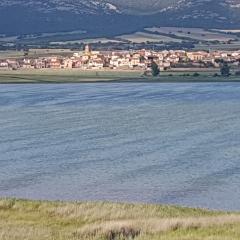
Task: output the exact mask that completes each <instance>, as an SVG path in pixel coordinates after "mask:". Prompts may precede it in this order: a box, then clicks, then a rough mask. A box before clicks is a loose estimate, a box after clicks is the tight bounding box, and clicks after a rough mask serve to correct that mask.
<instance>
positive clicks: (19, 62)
mask: <svg viewBox="0 0 240 240" xmlns="http://www.w3.org/2000/svg"><path fill="white" fill-rule="evenodd" d="M217 60H224V61H226V62H228V63H229V64H233V65H236V66H239V63H240V51H184V50H169V51H167V50H165V51H151V50H139V51H104V52H99V51H92V50H91V48H90V46H88V45H87V46H86V47H85V51H81V52H76V53H74V54H73V55H72V56H69V57H63V56H52V57H41V58H23V59H5V60H0V69H18V68H23V69H27V68H33V69H42V68H53V69H71V68H79V69H82V70H87V69H99V70H100V69H104V68H109V69H123V70H124V69H126V70H127V69H142V70H148V69H149V68H150V67H151V64H152V62H153V61H154V62H155V63H156V64H157V65H158V66H159V68H160V69H161V70H166V69H169V68H174V67H175V68H177V67H219V61H217Z"/></svg>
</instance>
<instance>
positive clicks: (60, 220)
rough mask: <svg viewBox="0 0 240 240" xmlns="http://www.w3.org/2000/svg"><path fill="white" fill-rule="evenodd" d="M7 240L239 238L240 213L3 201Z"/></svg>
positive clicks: (1, 220)
mask: <svg viewBox="0 0 240 240" xmlns="http://www.w3.org/2000/svg"><path fill="white" fill-rule="evenodd" d="M0 239H1V240H133V239H134V240H235V239H236V240H237V239H238V240H239V239H240V213H230V212H229V213H226V212H218V211H209V210H202V209H193V208H183V207H175V206H161V205H146V204H124V203H108V202H96V203H94V202H92V203H90V202H85V203H77V202H76V203H70V202H69V203H65V202H47V201H27V200H15V199H2V200H1V199H0Z"/></svg>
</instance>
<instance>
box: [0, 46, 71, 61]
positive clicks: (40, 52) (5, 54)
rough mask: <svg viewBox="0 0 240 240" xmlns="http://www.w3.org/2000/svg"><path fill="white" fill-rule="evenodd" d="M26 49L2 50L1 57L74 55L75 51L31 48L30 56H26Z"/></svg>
mask: <svg viewBox="0 0 240 240" xmlns="http://www.w3.org/2000/svg"><path fill="white" fill-rule="evenodd" d="M25 53H26V52H25V51H14V50H9V51H0V59H6V58H8V59H11V58H13V59H15V58H23V57H47V56H52V55H72V54H73V51H71V50H70V49H50V48H49V49H30V50H29V51H28V56H25Z"/></svg>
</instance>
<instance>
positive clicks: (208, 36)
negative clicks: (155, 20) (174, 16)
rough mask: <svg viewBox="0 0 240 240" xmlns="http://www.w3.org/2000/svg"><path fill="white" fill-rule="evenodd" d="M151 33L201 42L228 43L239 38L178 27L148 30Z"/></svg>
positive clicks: (198, 29) (199, 29)
mask: <svg viewBox="0 0 240 240" xmlns="http://www.w3.org/2000/svg"><path fill="white" fill-rule="evenodd" d="M146 30H148V31H150V32H158V33H164V34H174V35H176V36H178V37H184V38H185V37H187V38H191V39H194V40H199V41H223V42H227V41H229V40H234V39H236V38H237V37H236V36H234V35H229V34H226V33H224V32H223V33H220V32H211V31H208V30H204V29H201V28H177V27H160V28H157V27H153V28H146Z"/></svg>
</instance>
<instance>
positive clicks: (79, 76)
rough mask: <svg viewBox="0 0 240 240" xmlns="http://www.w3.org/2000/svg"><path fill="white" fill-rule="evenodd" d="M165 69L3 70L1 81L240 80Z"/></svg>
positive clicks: (4, 82)
mask: <svg viewBox="0 0 240 240" xmlns="http://www.w3.org/2000/svg"><path fill="white" fill-rule="evenodd" d="M214 71H215V72H213V71H212V70H211V71H210V70H209V71H207V70H205V71H204V70H201V71H199V72H197V73H198V75H197V76H194V74H196V72H194V71H192V70H186V71H172V72H171V71H168V72H162V73H161V75H160V76H159V77H147V76H143V71H133V70H130V71H126V70H123V71H120V70H119V71H117V70H102V71H101V70H98V71H94V70H87V71H81V70H78V69H70V70H68V69H58V70H53V69H41V70H36V69H26V70H24V69H23V70H17V71H12V70H2V71H0V84H1V83H2V84H8V83H86V82H87V83H88V82H124V81H127V82H169V83H171V82H173V83H174V82H175V83H177V82H240V77H239V76H235V75H232V76H229V77H221V76H214V74H215V73H217V72H216V70H214Z"/></svg>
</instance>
